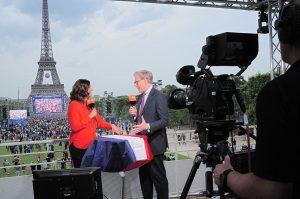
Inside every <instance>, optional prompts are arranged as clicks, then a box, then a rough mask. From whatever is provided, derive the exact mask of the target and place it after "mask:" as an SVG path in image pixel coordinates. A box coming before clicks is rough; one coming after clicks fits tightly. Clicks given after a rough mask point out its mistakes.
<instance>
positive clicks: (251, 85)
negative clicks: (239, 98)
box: [241, 73, 270, 124]
mask: <svg viewBox="0 0 300 199" xmlns="http://www.w3.org/2000/svg"><path fill="white" fill-rule="evenodd" d="M269 81H270V73H263V74H261V73H258V74H256V75H254V76H251V77H249V79H248V81H247V82H243V84H242V85H241V92H242V95H243V97H244V101H245V104H246V109H247V112H246V113H247V115H248V120H249V124H256V116H255V114H256V112H255V111H256V110H255V107H256V98H257V95H258V93H259V91H260V90H261V89H262V88H263V87H264V86H265V85H266V84H267V83H268V82H269Z"/></svg>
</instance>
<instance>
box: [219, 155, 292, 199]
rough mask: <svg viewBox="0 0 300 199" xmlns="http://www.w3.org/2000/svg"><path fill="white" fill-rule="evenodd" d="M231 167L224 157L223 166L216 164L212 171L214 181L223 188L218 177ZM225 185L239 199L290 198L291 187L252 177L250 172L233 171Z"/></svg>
mask: <svg viewBox="0 0 300 199" xmlns="http://www.w3.org/2000/svg"><path fill="white" fill-rule="evenodd" d="M228 169H232V170H233V167H232V165H231V163H230V158H229V156H228V155H227V156H225V160H224V163H223V164H217V165H216V167H215V169H214V181H215V183H216V184H217V185H218V186H220V187H222V186H223V187H224V182H223V184H221V182H220V175H222V173H223V172H224V171H226V170H228ZM225 179H226V182H225V185H226V187H227V188H229V189H230V190H231V191H232V192H233V193H235V194H237V195H238V196H239V197H240V198H250V199H253V198H270V199H274V198H292V185H291V184H287V183H279V182H275V181H271V180H267V179H263V178H261V177H258V176H256V175H254V174H253V173H252V172H251V173H247V174H241V173H239V172H237V171H235V170H233V171H231V172H229V173H227V176H226V178H225Z"/></svg>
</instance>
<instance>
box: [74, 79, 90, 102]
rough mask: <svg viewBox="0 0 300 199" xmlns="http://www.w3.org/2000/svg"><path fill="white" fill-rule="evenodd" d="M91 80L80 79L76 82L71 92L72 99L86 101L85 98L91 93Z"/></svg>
mask: <svg viewBox="0 0 300 199" xmlns="http://www.w3.org/2000/svg"><path fill="white" fill-rule="evenodd" d="M89 87H90V81H89V80H86V79H79V80H77V81H76V82H75V84H74V85H73V87H72V91H71V93H70V99H71V100H77V101H80V102H82V103H84V98H85V97H87V96H88V95H89V92H88V90H89Z"/></svg>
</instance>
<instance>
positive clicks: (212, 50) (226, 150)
mask: <svg viewBox="0 0 300 199" xmlns="http://www.w3.org/2000/svg"><path fill="white" fill-rule="evenodd" d="M257 53H258V36H257V34H252V33H233V32H225V33H222V34H218V35H213V36H208V37H207V38H206V45H204V46H203V48H202V55H201V57H200V59H199V61H198V64H197V66H198V68H200V70H199V71H197V72H196V70H195V67H194V66H192V65H187V66H183V67H182V68H181V69H180V70H179V71H178V72H177V74H176V80H177V81H178V83H180V84H182V85H186V86H187V88H186V90H183V89H178V88H176V89H172V90H170V91H169V93H168V106H169V108H171V109H183V108H187V109H188V110H189V114H190V116H191V118H192V119H193V120H194V121H195V123H196V127H197V128H196V131H195V133H197V134H198V137H199V141H200V151H199V152H198V153H197V154H196V157H195V160H194V164H193V167H192V169H191V171H190V174H189V176H188V179H187V181H186V183H185V186H184V189H183V192H182V194H181V198H186V196H187V193H188V190H189V188H190V185H191V183H192V181H193V178H194V176H195V174H196V171H197V169H198V168H199V166H200V163H201V162H203V163H204V164H206V173H205V176H206V195H207V196H208V197H211V196H212V195H213V180H212V171H213V168H214V167H215V165H216V164H218V163H221V162H222V161H223V158H224V157H225V155H227V154H229V155H230V154H231V151H232V150H231V149H230V147H229V143H228V141H227V140H228V137H229V132H231V131H232V130H233V129H234V128H235V127H236V126H237V125H241V123H238V122H237V121H236V120H235V119H231V116H232V115H233V114H234V101H233V95H234V96H235V98H236V101H237V103H238V104H239V106H240V109H241V112H243V113H245V112H246V107H245V104H244V102H243V98H242V96H241V94H240V89H239V87H238V86H237V85H236V83H235V79H236V78H238V77H239V76H240V75H241V74H242V73H243V72H244V71H245V70H246V69H247V67H248V66H249V65H250V64H251V62H252V61H253V60H254V58H255V57H256V56H257ZM211 66H237V67H239V69H240V70H239V71H238V72H237V73H236V74H235V75H228V74H221V75H217V76H215V75H214V74H213V73H212V71H211V70H210V67H211ZM224 191H225V190H222V188H221V187H219V193H220V196H221V198H222V197H223V198H224Z"/></svg>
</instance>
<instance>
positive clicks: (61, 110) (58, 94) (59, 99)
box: [27, 0, 69, 118]
mask: <svg viewBox="0 0 300 199" xmlns="http://www.w3.org/2000/svg"><path fill="white" fill-rule="evenodd" d="M55 64H56V62H55V61H54V58H53V51H52V45H51V37H50V23H49V14H48V2H47V0H43V14H42V41H41V55H40V60H39V61H38V65H39V68H38V72H37V76H36V79H35V82H34V84H32V85H31V92H30V95H29V97H28V99H27V103H28V107H29V113H30V116H31V117H47V118H65V117H66V110H67V104H68V102H69V98H68V96H67V94H66V92H65V91H64V84H61V83H60V80H59V77H58V74H57V71H56V67H55Z"/></svg>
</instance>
